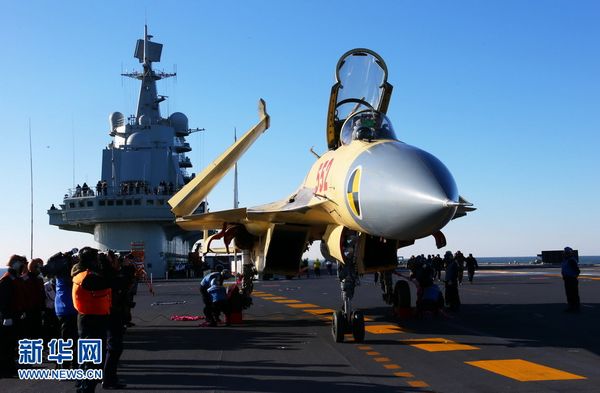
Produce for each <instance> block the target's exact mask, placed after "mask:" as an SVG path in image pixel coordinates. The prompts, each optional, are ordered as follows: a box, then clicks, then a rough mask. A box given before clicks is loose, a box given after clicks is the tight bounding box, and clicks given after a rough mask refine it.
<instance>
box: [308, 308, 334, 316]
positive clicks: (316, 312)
mask: <svg viewBox="0 0 600 393" xmlns="http://www.w3.org/2000/svg"><path fill="white" fill-rule="evenodd" d="M302 311H306V312H309V313H311V314H313V315H323V314H331V313H332V312H333V310H332V309H330V308H317V309H312V310H302Z"/></svg>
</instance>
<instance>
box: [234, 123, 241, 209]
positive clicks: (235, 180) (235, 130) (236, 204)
mask: <svg viewBox="0 0 600 393" xmlns="http://www.w3.org/2000/svg"><path fill="white" fill-rule="evenodd" d="M235 142H237V129H236V128H235V127H233V143H235ZM237 166H238V164H237V161H236V162H235V166H234V172H233V208H234V209H237V208H238V207H239V206H240V202H239V200H238V170H237Z"/></svg>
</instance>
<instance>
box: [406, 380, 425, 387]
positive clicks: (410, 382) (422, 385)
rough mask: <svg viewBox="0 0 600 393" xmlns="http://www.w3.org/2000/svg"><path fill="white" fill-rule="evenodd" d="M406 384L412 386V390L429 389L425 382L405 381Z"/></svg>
mask: <svg viewBox="0 0 600 393" xmlns="http://www.w3.org/2000/svg"><path fill="white" fill-rule="evenodd" d="M406 383H407V384H409V385H410V386H412V387H413V388H426V387H429V385H428V384H427V382H425V381H406Z"/></svg>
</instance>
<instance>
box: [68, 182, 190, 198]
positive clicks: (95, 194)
mask: <svg viewBox="0 0 600 393" xmlns="http://www.w3.org/2000/svg"><path fill="white" fill-rule="evenodd" d="M182 187H183V186H182V185H181V186H175V185H173V186H169V185H168V184H165V185H162V184H159V185H158V186H156V187H150V186H149V185H148V184H142V185H139V186H132V187H125V186H124V185H121V186H107V187H104V188H101V189H96V190H93V189H91V188H90V189H86V190H83V189H79V188H69V189H67V193H66V194H65V195H64V199H75V198H76V199H86V198H98V199H103V198H114V197H138V198H139V197H140V196H145V197H146V198H152V197H165V196H171V195H174V194H175V193H176V192H177V191H179V190H180V189H181V188H182Z"/></svg>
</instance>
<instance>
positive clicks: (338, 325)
mask: <svg viewBox="0 0 600 393" xmlns="http://www.w3.org/2000/svg"><path fill="white" fill-rule="evenodd" d="M348 333H352V337H354V341H355V342H358V343H361V342H363V341H364V340H365V317H364V315H363V313H362V312H360V311H354V312H353V313H352V314H350V318H348V316H347V314H344V312H343V311H342V310H338V311H336V312H334V313H333V323H332V324H331V334H332V335H333V339H334V340H335V342H336V343H341V342H344V338H345V337H344V336H345V335H346V334H348Z"/></svg>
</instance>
